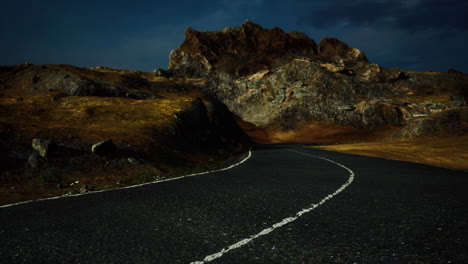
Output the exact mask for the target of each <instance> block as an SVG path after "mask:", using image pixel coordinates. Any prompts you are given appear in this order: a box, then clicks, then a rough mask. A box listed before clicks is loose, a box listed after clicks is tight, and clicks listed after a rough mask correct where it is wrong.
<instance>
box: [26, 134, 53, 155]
mask: <svg viewBox="0 0 468 264" xmlns="http://www.w3.org/2000/svg"><path fill="white" fill-rule="evenodd" d="M32 147H33V149H35V150H37V152H39V155H41V157H43V158H45V157H47V156H48V155H49V154H50V152H51V151H53V150H54V149H55V147H56V146H55V144H54V143H53V142H52V141H51V140H48V139H40V138H35V139H33V140H32Z"/></svg>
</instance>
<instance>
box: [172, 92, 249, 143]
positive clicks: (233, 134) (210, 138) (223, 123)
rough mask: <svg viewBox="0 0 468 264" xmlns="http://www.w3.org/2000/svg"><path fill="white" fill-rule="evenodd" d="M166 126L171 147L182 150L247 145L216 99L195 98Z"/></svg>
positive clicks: (241, 133) (229, 113) (245, 136)
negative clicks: (170, 138)
mask: <svg viewBox="0 0 468 264" xmlns="http://www.w3.org/2000/svg"><path fill="white" fill-rule="evenodd" d="M176 119H177V122H176V124H175V125H174V126H171V127H169V133H167V134H169V135H171V137H172V138H173V139H172V140H170V142H172V143H171V144H172V146H173V147H175V148H178V149H183V150H185V151H208V152H214V151H219V150H222V151H226V152H230V151H232V150H234V149H236V148H239V147H241V146H246V145H249V144H250V140H249V138H248V137H247V135H246V134H245V133H244V132H243V131H242V129H241V128H240V127H239V126H238V125H237V123H236V121H235V119H234V116H233V115H232V113H231V112H229V110H228V109H227V107H226V106H224V104H222V103H220V102H218V101H216V100H214V101H213V100H202V99H201V98H198V99H196V100H194V101H193V102H192V104H191V105H190V106H189V107H188V108H186V109H185V110H184V111H182V112H180V113H179V114H177V116H176Z"/></svg>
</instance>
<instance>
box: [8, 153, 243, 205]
mask: <svg viewBox="0 0 468 264" xmlns="http://www.w3.org/2000/svg"><path fill="white" fill-rule="evenodd" d="M251 156H252V148H250V149H249V153H248V155H247V157H245V158H244V159H243V160H241V161H239V162H238V163H236V164H233V165H231V166H229V167H226V168H222V169H218V170H212V171H204V172H199V173H193V174H189V175H184V176H179V177H176V178H170V179H165V180H159V181H153V182H147V183H142V184H137V185H131V186H126V187H122V188H117V189H107V190H99V191H94V192H87V193H77V194H71V195H63V196H55V197H49V198H43V199H37V200H30V201H23V202H18V203H12V204H5V205H0V208H5V207H10V206H15V205H20V204H25V203H31V202H40V201H47V200H55V199H60V198H68V197H76V196H81V195H87V194H94V193H101V192H109V191H117V190H122V189H130V188H136V187H140V186H144V185H149V184H155V183H161V182H167V181H174V180H179V179H182V178H187V177H193V176H199V175H204V174H208V173H213V172H220V171H226V170H230V169H232V168H234V167H237V166H239V165H241V164H242V163H244V162H246V161H247V160H248V159H250V157H251Z"/></svg>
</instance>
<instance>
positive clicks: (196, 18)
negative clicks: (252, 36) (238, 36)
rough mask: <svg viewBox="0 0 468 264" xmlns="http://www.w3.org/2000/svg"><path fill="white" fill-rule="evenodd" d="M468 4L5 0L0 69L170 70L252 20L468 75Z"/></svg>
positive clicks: (428, 0) (394, 62)
mask: <svg viewBox="0 0 468 264" xmlns="http://www.w3.org/2000/svg"><path fill="white" fill-rule="evenodd" d="M467 11H468V1H466V0H460V1H456V0H406V1H404V0H376V1H369V0H296V1H285V0H281V1H276V0H270V1H266V0H264V1H262V0H246V1H243V0H242V1H233V0H218V1H215V0H210V1H203V0H198V1H176V0H172V1H167V0H165V1H150V0H142V1H138V0H133V1H130V0H128V1H126V0H101V1H100V0H41V1H36V0H22V1H3V3H2V8H1V10H0V36H1V37H0V65H11V64H19V63H23V62H33V63H34V64H73V65H77V66H82V67H93V66H109V67H116V68H122V69H136V70H145V71H151V70H153V69H154V68H157V67H162V68H166V67H167V64H168V56H169V52H170V51H171V49H175V48H177V47H178V46H179V45H180V44H181V43H182V42H183V39H184V31H185V28H186V27H188V26H191V27H192V28H194V29H197V30H219V29H222V28H224V27H227V26H240V25H241V24H242V23H243V22H244V21H245V20H246V19H249V20H251V21H252V22H254V23H257V24H260V25H261V26H263V27H264V28H272V27H274V26H278V27H280V28H282V29H283V30H284V31H286V32H289V31H293V30H298V31H302V32H304V33H306V34H307V35H308V36H309V37H311V38H313V39H315V40H316V41H317V42H319V41H320V39H321V38H323V37H336V38H338V39H340V40H342V41H344V42H346V43H348V44H349V45H350V46H352V47H355V48H358V49H361V50H363V51H364V52H365V53H366V55H367V57H368V58H369V60H371V61H372V62H375V63H378V64H380V65H381V66H383V67H388V68H390V67H400V68H404V69H408V70H417V71H447V69H448V68H455V69H458V70H461V71H464V72H468V15H467Z"/></svg>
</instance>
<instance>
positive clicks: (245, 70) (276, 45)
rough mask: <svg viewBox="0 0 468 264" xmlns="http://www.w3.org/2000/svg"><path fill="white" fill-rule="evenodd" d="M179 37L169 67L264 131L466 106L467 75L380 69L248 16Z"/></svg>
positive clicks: (337, 47)
mask: <svg viewBox="0 0 468 264" xmlns="http://www.w3.org/2000/svg"><path fill="white" fill-rule="evenodd" d="M185 37H186V38H185V41H184V42H183V43H182V44H181V45H180V46H179V47H178V48H177V49H176V50H173V51H172V52H171V54H170V57H169V59H170V61H169V69H170V70H171V71H173V72H175V73H178V74H181V75H185V76H192V77H204V78H206V85H204V86H201V87H200V88H201V89H202V90H203V91H204V92H206V93H208V94H209V95H211V96H213V97H215V98H217V99H218V100H219V101H221V102H223V103H224V104H226V105H227V107H228V108H229V109H230V110H231V111H232V112H233V113H234V114H235V115H237V116H238V117H239V118H240V119H242V120H243V121H246V122H248V123H250V124H253V125H255V126H257V127H259V128H263V129H268V128H270V127H275V128H277V129H278V128H279V129H280V130H283V131H294V130H297V129H300V127H299V126H300V125H303V124H304V123H314V122H325V123H329V124H337V125H341V126H343V127H350V128H356V129H361V130H362V131H372V130H376V129H386V128H390V127H399V128H401V127H403V126H405V125H407V124H412V122H413V121H414V120H415V118H414V116H415V115H419V114H425V115H432V113H435V112H437V111H440V110H443V109H450V108H454V107H466V105H467V103H466V98H467V90H466V87H467V86H468V75H466V74H463V73H461V74H460V73H457V74H448V73H418V72H408V71H405V70H402V69H384V68H382V67H380V66H379V65H377V64H374V63H371V62H369V61H368V60H367V58H366V56H365V54H364V53H363V52H362V51H360V50H358V49H355V48H352V47H349V46H348V45H347V44H346V43H344V42H341V41H340V40H337V39H334V38H324V39H322V41H321V42H320V43H319V44H318V45H317V44H316V43H315V41H314V40H312V39H310V38H309V37H307V36H306V35H305V34H303V33H299V32H291V33H285V32H283V31H282V30H281V29H279V28H273V29H263V28H262V27H261V26H259V25H257V24H254V23H252V22H250V21H246V22H245V23H244V24H243V25H242V26H241V27H231V28H226V29H223V30H220V31H210V32H206V31H196V30H194V29H192V28H188V29H187V30H186V32H185ZM460 122H466V120H465V121H463V120H460ZM318 129H319V128H318ZM465 129H466V128H465ZM455 133H460V131H458V132H455Z"/></svg>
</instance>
